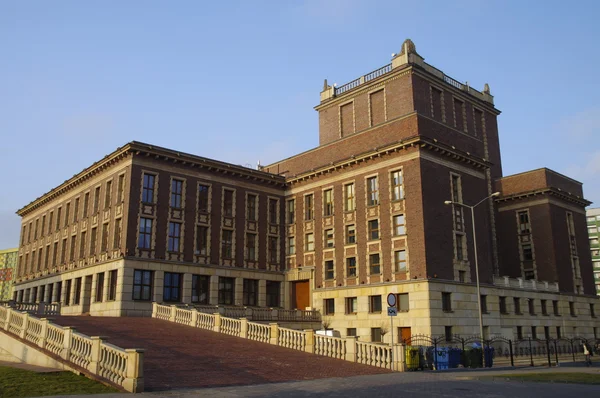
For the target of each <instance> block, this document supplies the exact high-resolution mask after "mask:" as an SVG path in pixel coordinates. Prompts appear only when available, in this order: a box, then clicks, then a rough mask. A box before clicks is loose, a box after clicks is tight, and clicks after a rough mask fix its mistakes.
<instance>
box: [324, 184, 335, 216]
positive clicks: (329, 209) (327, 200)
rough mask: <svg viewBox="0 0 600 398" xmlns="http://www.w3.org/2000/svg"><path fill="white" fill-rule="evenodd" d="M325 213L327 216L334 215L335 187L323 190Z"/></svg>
mask: <svg viewBox="0 0 600 398" xmlns="http://www.w3.org/2000/svg"><path fill="white" fill-rule="evenodd" d="M323 215H324V216H325V217H328V216H332V215H333V189H326V190H325V191H323Z"/></svg>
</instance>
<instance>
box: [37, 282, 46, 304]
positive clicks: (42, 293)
mask: <svg viewBox="0 0 600 398" xmlns="http://www.w3.org/2000/svg"><path fill="white" fill-rule="evenodd" d="M42 286H43V285H40V286H38V289H37V298H36V300H35V302H36V303H43V302H44V296H45V295H46V287H45V286H44V288H43V289H42Z"/></svg>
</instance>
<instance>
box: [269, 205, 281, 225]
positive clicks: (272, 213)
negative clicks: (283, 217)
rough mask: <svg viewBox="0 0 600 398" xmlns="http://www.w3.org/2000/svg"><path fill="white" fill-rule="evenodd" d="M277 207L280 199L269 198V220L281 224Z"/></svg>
mask: <svg viewBox="0 0 600 398" xmlns="http://www.w3.org/2000/svg"><path fill="white" fill-rule="evenodd" d="M277 207H279V201H278V200H277V199H269V222H270V223H271V224H279V220H278V219H277Z"/></svg>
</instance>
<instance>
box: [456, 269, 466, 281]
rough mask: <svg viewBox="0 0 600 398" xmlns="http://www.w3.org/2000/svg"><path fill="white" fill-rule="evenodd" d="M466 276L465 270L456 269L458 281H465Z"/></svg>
mask: <svg viewBox="0 0 600 398" xmlns="http://www.w3.org/2000/svg"><path fill="white" fill-rule="evenodd" d="M466 278H467V272H466V271H458V281H459V282H462V283H465V280H466Z"/></svg>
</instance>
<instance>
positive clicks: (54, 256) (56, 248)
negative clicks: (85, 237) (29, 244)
mask: <svg viewBox="0 0 600 398" xmlns="http://www.w3.org/2000/svg"><path fill="white" fill-rule="evenodd" d="M94 229H95V228H94ZM57 255H58V242H54V250H52V266H53V267H56V256H57ZM25 265H27V255H25Z"/></svg>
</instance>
